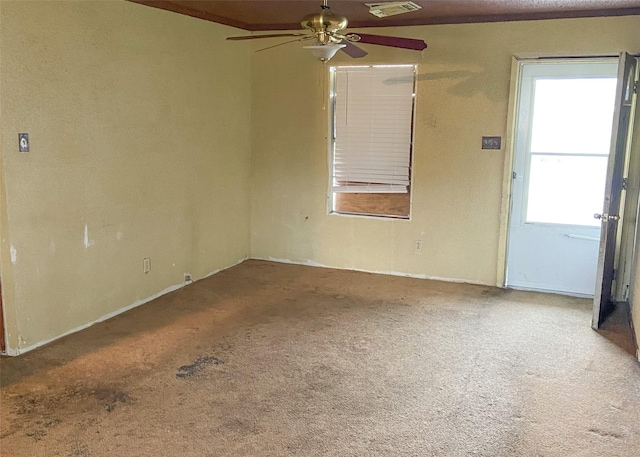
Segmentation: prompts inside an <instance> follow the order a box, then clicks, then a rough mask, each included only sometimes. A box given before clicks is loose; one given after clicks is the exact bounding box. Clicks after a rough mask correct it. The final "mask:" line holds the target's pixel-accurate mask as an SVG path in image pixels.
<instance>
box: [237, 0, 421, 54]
mask: <svg viewBox="0 0 640 457" xmlns="http://www.w3.org/2000/svg"><path fill="white" fill-rule="evenodd" d="M300 24H301V25H302V28H303V29H305V30H307V31H308V32H303V33H270V34H265V35H246V36H234V37H228V38H227V40H255V39H260V38H276V37H297V38H296V39H294V40H290V41H285V42H284V43H279V44H276V45H274V46H269V47H267V48H263V49H260V51H263V50H265V49H271V48H275V47H277V46H282V45H284V44H288V43H294V42H297V41H308V40H315V44H313V45H311V46H304V48H305V49H310V50H311V52H312V53H313V55H314V56H315V57H317V58H318V59H320V60H321V61H322V62H326V61H327V60H329V59H331V58H332V57H333V56H334V55H335V54H336V52H338V51H340V50H341V51H343V52H345V53H346V54H347V55H349V56H350V57H353V58H356V59H357V58H360V57H364V56H366V55H367V52H366V51H365V50H364V49H362V48H360V47H358V46H356V45H355V44H354V42H357V43H364V44H375V45H379V46H389V47H392V48H401V49H413V50H416V51H422V50H423V49H425V48H426V47H427V44H426V43H425V42H424V41H423V40H417V39H414V38H401V37H394V36H384V35H369V34H365V33H358V34H355V33H344V30H345V29H346V28H347V25H348V24H349V21H348V20H347V18H346V17H345V16H342V15H340V14H336V13H334V12H333V11H331V8H329V6H327V0H323V2H322V6H321V7H320V11H318V12H317V13H312V14H307V15H306V16H304V17H303V18H302V21H301V22H300ZM309 32H310V33H309Z"/></svg>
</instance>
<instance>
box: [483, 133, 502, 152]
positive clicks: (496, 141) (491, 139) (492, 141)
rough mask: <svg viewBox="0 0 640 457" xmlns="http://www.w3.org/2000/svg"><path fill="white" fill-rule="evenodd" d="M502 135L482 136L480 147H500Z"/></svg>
mask: <svg viewBox="0 0 640 457" xmlns="http://www.w3.org/2000/svg"><path fill="white" fill-rule="evenodd" d="M501 148H502V137H499V136H483V137H482V149H501Z"/></svg>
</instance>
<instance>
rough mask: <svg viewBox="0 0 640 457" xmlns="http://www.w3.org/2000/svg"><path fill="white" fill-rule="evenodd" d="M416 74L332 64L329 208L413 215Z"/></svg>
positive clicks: (405, 68)
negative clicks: (412, 188) (412, 158)
mask: <svg viewBox="0 0 640 457" xmlns="http://www.w3.org/2000/svg"><path fill="white" fill-rule="evenodd" d="M415 72H416V67H415V65H392V66H367V67H332V68H331V75H332V81H333V90H332V93H331V97H332V115H333V116H332V119H333V122H332V141H331V197H332V198H331V212H333V213H342V214H360V215H368V216H382V217H394V218H404V219H408V218H409V214H410V207H411V205H410V203H411V154H412V144H413V112H414V97H415V93H414V92H415V91H414V88H415Z"/></svg>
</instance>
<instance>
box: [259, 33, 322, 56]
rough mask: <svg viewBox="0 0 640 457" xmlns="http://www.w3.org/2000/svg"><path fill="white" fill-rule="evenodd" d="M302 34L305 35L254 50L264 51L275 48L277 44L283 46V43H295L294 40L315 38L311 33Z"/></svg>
mask: <svg viewBox="0 0 640 457" xmlns="http://www.w3.org/2000/svg"><path fill="white" fill-rule="evenodd" d="M303 35H305V36H303V37H302V38H296V39H295V40H289V41H285V42H283V43H278V44H274V45H273V46H267V47H266V48H260V49H258V50H256V52H260V51H266V50H267V49H273V48H277V47H278V46H284V45H285V44H289V43H295V42H296V41H306V40H312V39H314V38H315V37H314V36H313V35H309V36H306V34H303Z"/></svg>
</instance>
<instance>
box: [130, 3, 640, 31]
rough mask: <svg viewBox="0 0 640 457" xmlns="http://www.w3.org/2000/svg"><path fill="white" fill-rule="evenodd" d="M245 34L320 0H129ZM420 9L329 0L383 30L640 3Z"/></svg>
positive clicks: (360, 22) (610, 11) (294, 18)
mask: <svg viewBox="0 0 640 457" xmlns="http://www.w3.org/2000/svg"><path fill="white" fill-rule="evenodd" d="M129 1H131V2H134V3H140V4H143V5H148V6H152V7H155V8H160V9H164V10H168V11H173V12H175V13H180V14H186V15H188V16H193V17H197V18H200V19H205V20H207V21H211V22H217V23H220V24H225V25H230V26H233V27H238V28H240V29H244V30H250V31H264V30H293V29H298V28H300V19H301V18H302V16H304V15H305V14H309V13H314V12H316V11H317V10H319V9H320V8H319V6H320V5H321V4H322V0H285V1H271V0H236V1H215V0H129ZM412 1H413V2H414V3H416V4H418V5H420V6H421V7H422V9H421V10H419V11H414V12H411V13H406V14H400V15H397V16H391V17H387V18H383V19H380V18H377V17H375V16H373V15H372V14H370V13H369V8H368V7H367V6H366V5H365V3H382V2H383V0H329V6H330V7H331V9H332V10H333V11H334V12H336V13H339V14H343V15H345V16H347V17H348V18H349V25H350V26H351V27H354V28H359V27H388V26H407V25H428V24H455V23H465V22H498V21H518V20H532V19H554V18H568V17H593V16H625V15H640V0H412Z"/></svg>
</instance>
